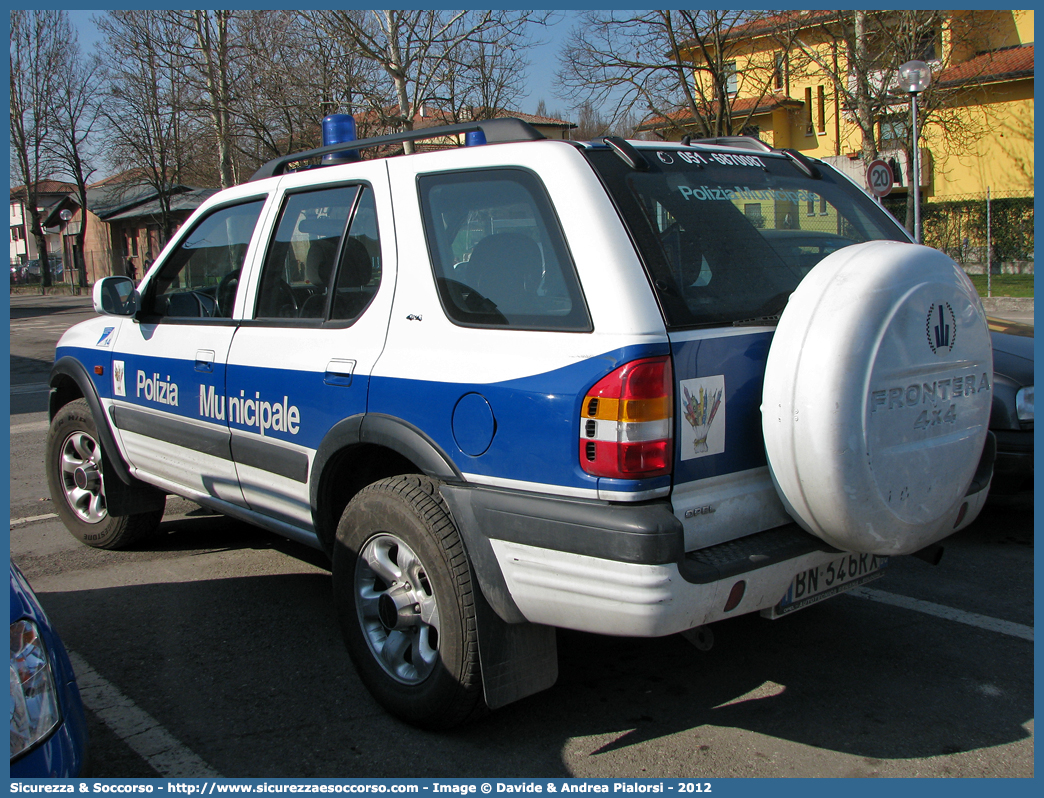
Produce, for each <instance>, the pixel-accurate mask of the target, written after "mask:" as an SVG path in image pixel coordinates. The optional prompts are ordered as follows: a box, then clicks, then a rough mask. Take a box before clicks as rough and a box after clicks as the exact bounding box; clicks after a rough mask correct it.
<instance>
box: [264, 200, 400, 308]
mask: <svg viewBox="0 0 1044 798" xmlns="http://www.w3.org/2000/svg"><path fill="white" fill-rule="evenodd" d="M353 209H354V216H353ZM349 218H351V219H352V222H351V228H350V230H349V235H348V236H347V237H346V236H345V235H344V233H345V228H346V227H347V226H348V222H349ZM357 230H358V231H359V232H357ZM379 251H380V249H379V242H378V239H377V223H376V213H375V208H374V204H373V192H372V191H371V190H369V189H366V188H364V187H362V186H339V187H336V188H330V189H324V190H321V191H307V192H299V193H294V194H290V195H288V196H287V198H286V200H285V201H284V203H283V210H282V213H281V214H280V218H279V224H278V225H277V226H276V232H275V235H274V236H273V238H272V241H271V243H270V244H269V248H268V254H267V256H266V258H265V263H264V266H263V268H262V270H261V284H260V286H259V290H258V298H257V308H256V310H255V318H258V319H273V318H276V319H278V318H283V319H285V318H297V319H326V318H328V317H329V316H331V315H332V317H333V318H334V319H338V320H346V319H347V320H351V319H354V318H356V317H358V316H359V315H360V314H361V313H362V311H363V310H364V309H365V308H366V306H367V305H368V304H369V300H370V298H372V296H373V294H374V293H376V291H377V285H378V284H379V283H380V266H379V256H378V255H377V254H376V253H379ZM371 253H373V254H371ZM338 264H339V267H338ZM331 300H333V301H332V313H331Z"/></svg>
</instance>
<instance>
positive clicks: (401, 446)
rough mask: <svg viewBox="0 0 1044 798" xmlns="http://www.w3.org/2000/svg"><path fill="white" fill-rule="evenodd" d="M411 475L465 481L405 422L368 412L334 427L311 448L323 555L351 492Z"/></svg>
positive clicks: (316, 520)
mask: <svg viewBox="0 0 1044 798" xmlns="http://www.w3.org/2000/svg"><path fill="white" fill-rule="evenodd" d="M411 473H412V474H425V475H427V476H430V477H433V478H435V479H438V480H441V481H444V482H447V481H448V482H462V481H463V479H464V477H463V475H462V474H461V472H460V470H459V469H458V468H457V467H456V465H454V463H453V461H452V460H450V458H449V456H448V455H447V454H446V453H445V452H444V451H443V450H442V448H441V447H440V446H439V445H438V444H437V443H435V442H434V441H433V440H432V439H431V438H430V437H428V436H427V435H426V434H425V433H424V432H422V431H421V430H420V429H419V428H417V427H415V426H414V425H412V424H410V423H409V422H407V421H403V420H402V419H399V418H395V417H394V416H388V415H384V414H380V413H369V414H358V415H355V416H351V417H349V418H346V419H343V420H341V421H339V422H338V423H337V424H335V425H334V426H333V427H332V428H331V429H330V431H329V432H328V433H327V434H326V436H325V437H324V438H323V440H322V443H320V444H319V448H318V449H317V450H316V453H315V458H314V459H313V461H312V468H311V473H310V476H309V485H308V493H309V503H310V504H311V510H312V521H313V524H314V526H315V532H316V535H317V537H318V538H319V542H320V543H321V544H322V546H323V549H324V550H325V551H326V552H327V554H330V553H332V552H333V545H334V539H335V537H336V533H337V522H338V521H339V520H340V517H341V513H342V512H343V511H344V508H345V507H347V506H348V502H349V501H351V499H352V497H353V496H355V494H356V493H358V492H359V491H360V490H362V489H363V488H364V487H366V486H367V485H369V484H371V483H372V482H376V481H377V480H379V479H384V478H385V477H392V476H398V475H400V474H411Z"/></svg>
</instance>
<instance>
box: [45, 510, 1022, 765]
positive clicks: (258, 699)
mask: <svg viewBox="0 0 1044 798" xmlns="http://www.w3.org/2000/svg"><path fill="white" fill-rule="evenodd" d="M216 518H217V519H220V517H216ZM222 520H223V519H222ZM164 527H166V529H164V530H161V535H160V536H159V537H158V538H156V539H154V540H153V544H152V546H153V548H151V549H148V548H141V549H139V550H137V551H132V552H99V555H100V556H102V557H103V558H106V559H107V558H114V559H121V558H131V559H133V558H140V557H147V556H150V555H156V554H162V553H164V552H170V551H181V550H187V549H192V548H193V547H194V546H198V547H199V556H200V557H204V556H206V555H208V554H210V555H214V554H217V555H219V556H220V554H221V553H222V552H225V551H229V550H233V549H242V548H266V547H271V548H279V549H280V550H281V551H285V552H286V553H288V554H290V556H293V557H296V558H298V559H300V560H301V561H302V567H303V568H305V570H306V571H308V572H305V573H297V574H278V575H270V574H264V573H258V574H256V575H251V576H243V577H235V578H219V579H205V580H201V581H181V582H170V583H165V584H138V585H129V586H126V587H113V588H101V589H93V590H77V591H70V592H56V593H45V594H41V596H40V598H41V601H42V603H43V605H44V607H45V609H46V611H47V612H48V614H49V615H50V617H51V619H52V621H53V622H54V624H55V625H56V627H57V628H58V629H59V630H60V632H61V634H62V636H63V638H64V640H65V642H66V645H67V646H68V647H69V648H70V649H72V650H73V651H75V652H77V653H78V654H79V655H80V656H82V657H83V658H84V659H85V660H86V661H87V662H88V663H89V664H90V665H91V667H93V668H94V669H95V670H97V671H98V672H99V673H100V674H101V675H102V676H104V677H105V678H106V679H107V680H109V681H110V682H111V683H112V684H113V685H115V686H117V688H118V689H119V690H120V691H121V692H122V693H123V694H124V695H125V696H127V697H128V698H129V699H131V700H133V701H134V702H135V703H136V704H137V705H138V706H140V707H141V708H142V709H144V710H145V711H146V712H148V713H149V714H150V715H152V716H153V717H154V718H156V719H157V720H158V721H159V722H160V724H162V725H163V726H164V727H165V728H166V729H167V730H168V731H169V732H170V733H171V734H173V735H174V737H175V738H177V739H178V740H180V741H181V742H182V744H184V745H185V746H187V747H188V748H189V749H191V750H192V751H193V752H194V753H196V754H197V755H199V756H200V757H202V758H203V760H204V761H206V762H207V763H208V764H209V765H210V766H211V767H213V768H215V769H216V770H217V771H218V772H220V773H221V774H222V775H224V776H228V777H232V776H241V777H260V776H266V777H312V776H316V777H317V776H327V777H333V776H337V777H362V776H367V777H427V778H437V777H450V776H452V777H488V776H490V775H491V774H498V775H505V776H507V775H510V776H516V777H523V776H531V777H537V776H539V777H567V776H570V775H573V774H574V772H575V771H576V763H575V762H576V759H577V757H579V760H580V761H581V762H582V763H583V770H584V775H599V776H605V777H607V776H613V775H620V773H621V772H623V771H626V770H628V769H631V770H634V769H635V766H634V760H635V759H636V758H637V757H638V756H639V754H640V752H642V751H643V750H644V749H645V747H647V746H648V745H649V744H652V743H658V742H663V743H679V744H678V745H673V746H672V749H671V750H672V751H674V752H675V754H674V756H672V757H671V758H669V760H668V761H663V760H662V759H661V760H658V761H657V762H655V763H652V764H650V765H649V770H648V772H641V773H632V774H631V775H647V776H657V775H658V776H686V775H688V776H691V775H693V774H694V773H701V774H707V775H713V774H712V773H710V772H709V771H708V770H707V769H706V766H705V763H706V762H707V757H710V756H713V755H714V754H715V753H717V754H719V755H720V754H724V753H725V752H723V751H716V750H715V749H716V746H719V745H724V743H721V742H720V740H721V739H722V735H721V734H718V733H716V732H719V731H720V730H722V729H737V730H742V731H745V732H752V733H755V734H756V735H760V736H761V738H762V739H765V738H768V739H776V740H780V741H790V742H792V743H798V744H801V745H805V746H811V747H812V748H814V749H821V750H824V751H833V752H840V753H843V754H849V755H852V756H857V757H862V758H863V760H864V761H866V762H869V763H873V762H881V761H887V760H896V759H911V758H923V757H936V756H945V755H949V754H954V753H957V752H962V751H973V750H979V749H986V748H990V747H993V746H998V745H1004V744H1006V743H1011V742H1014V741H1019V740H1023V739H1026V738H1027V737H1030V736H1031V735H1030V732H1028V731H1027V730H1026V728H1025V726H1024V724H1026V723H1027V722H1030V721H1031V720H1032V718H1033V717H1034V707H1033V691H1032V677H1031V675H1030V674H1032V644H1030V643H1027V642H1025V641H1021V640H1013V639H1009V638H1005V637H1003V636H1001V635H996V634H992V633H988V632H983V631H975V632H967V633H962V634H961V635H960V636H956V635H953V634H952V630H950V629H945V628H944V629H940V628H939V627H940V625H941V623H940V622H939V621H938V620H932V619H927V618H922V617H919V616H918V617H910V616H913V615H915V614H913V613H905V614H904V611H902V610H900V609H898V608H892V607H886V606H884V605H880V604H875V603H873V602H869V601H865V600H858V599H852V598H848V597H841V598H838V599H835V600H833V601H830V602H826V603H824V604H821V605H817V606H816V607H813V608H810V609H807V610H804V611H802V612H800V613H797V614H795V615H794V616H791V617H788V618H787V619H785V620H783V621H777V622H772V621H767V620H764V619H761V618H760V617H756V616H745V617H741V618H737V619H734V620H731V621H726V622H723V623H719V624H716V625H715V627H714V630H715V635H716V638H717V642H716V644H715V646H714V648H713V649H712V650H711V651H709V652H699V651H697V650H695V649H694V648H693V647H692V646H690V645H689V644H688V643H687V642H685V641H684V640H683V639H682V638H681V637H679V636H672V637H668V638H662V639H653V640H645V639H629V638H608V637H600V636H595V635H589V634H583V633H579V632H570V631H560V632H559V633H558V641H559V661H560V670H559V679H558V683H557V684H556V685H555V686H554V687H552V688H551V689H550V690H547V691H545V692H543V693H540V694H537V695H534V696H531V697H529V698H527V699H524V700H522V701H520V702H517V703H515V704H513V705H510V706H508V707H505V708H503V709H501V710H498V711H497V712H494V713H491V714H490V715H489V716H487V717H486V718H484V719H483V720H481V721H479V722H478V723H476V724H474V725H471V726H466V727H464V728H462V729H459V730H456V731H453V732H450V733H445V734H434V733H430V732H425V731H421V730H417V729H414V728H412V727H410V726H407V725H405V724H403V723H401V722H400V721H398V720H396V719H395V718H393V717H392V716H390V715H388V714H387V713H385V712H384V711H383V710H382V709H381V708H380V707H379V706H378V705H377V704H376V702H375V701H374V700H373V699H372V698H371V696H370V694H369V693H368V692H367V690H366V689H365V688H364V687H363V685H362V684H361V682H360V681H359V679H358V677H357V675H356V673H355V670H354V668H353V667H352V665H351V662H350V660H349V659H348V656H347V654H346V653H345V649H344V646H343V644H342V642H341V637H340V631H339V629H338V626H337V623H336V620H335V616H334V610H333V606H332V592H331V586H330V577H329V574H328V572H326V571H325V570H322V569H323V567H324V566H322V565H319V564H318V561H316V560H314V559H313V558H312V557H311V556H310V555H309V553H308V550H307V549H306V547H303V546H299V544H296V543H291V542H289V541H287V542H284V543H280V542H279V541H278V539H274V538H273V540H274V541H275V542H274V544H272V545H266V544H264V543H262V542H261V537H264V538H271V537H272V536H268V535H266V534H265V533H258V535H255V534H253V533H251V532H250V530H251V529H252V528H251V527H249V526H247V525H245V524H237V523H236V522H228V521H225V522H224V523H220V522H218V521H215V519H214V518H196V519H184V520H180V519H179V520H177V521H175V522H170V523H168V522H165V524H164ZM259 536H261V537H259ZM178 539H180V540H178ZM269 543H272V541H269ZM281 547H289V548H281ZM316 554H317V555H318V553H316ZM319 556H321V555H319ZM309 563H311V564H312V565H314V570H313V569H311V568H308V567H307V566H308V564H309ZM933 629H934V630H935V631H934V632H933V631H932V630H933ZM985 646H991V647H992V648H993V649H994V651H995V653H997V656H1000V657H1001V658H1002V659H1004V660H1005V661H1007V662H1008V663H1009V665H1010V668H1011V672H1010V673H1008V674H997V673H993V672H991V671H990V669H989V665H988V664H987V663H985V662H984V661H983V658H982V657H981V656H980V655H979V652H980V651H981V650H982V648H983V647H985ZM943 665H945V667H943ZM983 685H990V686H991V688H992V689H990V690H985V689H984V688H983ZM997 695H1002V696H1003V700H998V698H997ZM972 718H974V722H969V719H972ZM578 746H579V749H578ZM567 749H568V750H569V752H570V753H569V757H567V756H566V753H565V752H566V750H567ZM679 750H680V751H681V752H682V753H677V752H678V751H679ZM115 761H119V760H118V759H117V760H115ZM96 762H98V764H97V765H96V768H95V771H96V772H95V773H94V774H93V775H95V776H96V777H105V776H120V775H123V774H122V773H119V772H108V771H107V770H106V765H105V759H104V756H102V757H99V758H98V759H96ZM792 775H814V774H811V773H808V774H800V773H795V774H792Z"/></svg>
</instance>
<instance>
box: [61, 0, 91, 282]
mask: <svg viewBox="0 0 1044 798" xmlns="http://www.w3.org/2000/svg"><path fill="white" fill-rule="evenodd" d="M59 15H60V18H59V24H58V31H57V33H58V36H59V38H60V39H61V40H62V41H63V42H64V46H63V47H62V49H61V52H60V54H59V68H58V74H57V76H56V80H55V88H54V97H53V99H54V108H53V113H54V122H53V125H54V136H53V145H52V152H53V154H54V157H55V162H56V163H55V168H56V170H57V173H58V174H62V175H64V176H66V177H68V178H69V179H70V180H71V181H72V182H73V183H75V184H76V196H77V200H78V202H79V205H80V227H79V229H78V230H77V232H76V234H75V236H74V238H75V245H74V247H73V257H74V258H75V264H74V267H75V268H76V270H77V273H78V284H79V286H80V287H81V288H86V287H87V266H86V263H85V261H84V258H83V253H84V241H85V239H86V236H87V183H88V181H89V180H90V179H91V176H92V175H93V174H94V173H95V171H96V166H95V164H96V152H95V150H94V148H93V147H92V146H91V138H92V134H93V133H94V132H95V129H96V127H97V126H98V123H99V119H100V116H101V106H102V90H103V70H102V66H101V60H100V59H99V58H98V56H97V55H91V56H84V55H83V54H82V53H81V51H80V43H79V40H78V38H77V35H76V32H75V31H74V30H73V29H72V26H71V25H70V24H69V16H68V14H67V13H66V12H65V11H61V12H59Z"/></svg>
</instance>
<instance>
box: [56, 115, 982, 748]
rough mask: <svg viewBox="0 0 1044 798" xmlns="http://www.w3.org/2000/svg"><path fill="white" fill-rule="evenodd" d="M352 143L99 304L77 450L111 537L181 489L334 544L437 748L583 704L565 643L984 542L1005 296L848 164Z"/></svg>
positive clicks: (367, 676) (810, 591)
mask: <svg viewBox="0 0 1044 798" xmlns="http://www.w3.org/2000/svg"><path fill="white" fill-rule="evenodd" d="M465 138H466V139H467V141H468V143H469V144H474V145H475V146H457V145H458V144H460V143H462V142H463V141H464V140H465ZM420 139H428V140H429V142H434V143H435V144H437V145H440V146H439V147H438V148H436V149H434V150H433V151H426V152H417V153H413V154H405V155H402V154H399V153H400V152H401V149H402V145H403V144H405V143H406V142H410V141H416V140H420ZM350 146H351V150H350V151H348V152H346V149H348V148H347V147H346V145H345V143H343V142H335V143H333V144H329V145H327V146H324V147H323V148H320V149H318V150H312V151H309V152H305V153H298V154H295V155H291V156H287V157H284V158H281V159H277V160H276V161H273V162H271V163H269V164H267V165H266V166H265V167H263V168H262V169H261V170H260V171H259V172H258V174H257V175H255V176H254V178H253V179H252V180H251V181H249V182H247V183H245V184H243V185H240V186H236V187H234V188H230V189H228V190H225V191H222V192H220V193H219V194H216V195H215V196H213V197H212V198H210V199H209V200H208V201H207V202H206V203H204V205H203V206H202V207H200V208H199V210H198V211H197V212H196V213H195V214H194V215H193V216H192V217H191V218H190V219H189V220H188V221H187V222H186V223H185V224H184V225H183V226H182V228H181V229H180V230H179V232H178V233H177V234H176V236H175V237H174V238H173V240H171V242H170V243H169V244H168V246H167V247H166V248H165V249H164V251H163V252H162V254H161V255H160V256H159V257H158V258H157V260H156V262H155V264H154V265H153V266H152V268H151V269H150V270H149V272H148V274H146V275H145V276H144V278H143V279H142V281H141V283H140V284H139V285H137V286H135V285H134V284H133V283H132V282H131V281H130V280H129V279H128V278H126V277H110V278H105V279H103V280H101V281H100V282H99V283H98V284H97V285H96V286H95V289H94V304H95V308H96V309H97V310H98V312H99V313H100V314H101V316H100V317H99V318H97V319H94V320H91V321H87V322H84V323H82V324H79V325H77V326H75V327H73V328H72V329H70V330H69V331H68V332H67V333H66V334H65V335H64V336H63V338H62V339H61V341H60V342H59V344H58V349H57V353H56V362H55V365H54V370H53V372H52V376H51V398H50V414H51V417H52V423H51V428H50V432H49V435H48V446H47V474H48V480H49V484H50V489H51V493H52V496H53V499H54V502H55V506H56V509H57V511H58V513H59V515H60V516H61V518H62V520H63V521H64V522H65V524H66V525H67V526H68V528H69V529H70V530H71V531H72V533H73V534H74V535H75V536H76V537H77V538H79V539H80V540H81V541H83V542H84V543H86V544H88V545H91V546H98V547H102V548H117V547H121V546H126V545H129V544H131V543H132V542H134V541H137V540H139V538H140V537H141V536H143V535H145V534H146V533H148V532H150V531H151V530H153V529H154V528H155V527H156V526H157V524H158V523H159V521H160V519H161V517H162V514H163V508H164V498H165V496H166V495H167V494H177V495H180V496H184V497H187V498H189V499H191V500H193V501H195V502H197V503H199V504H200V505H202V506H204V507H207V508H210V509H212V510H215V511H217V512H219V513H222V514H225V515H227V516H229V517H232V518H237V519H241V520H244V521H248V522H250V523H253V524H257V525H258V526H261V527H264V528H266V529H268V530H271V531H272V532H275V533H277V534H280V535H284V536H286V537H288V538H292V539H294V540H298V541H303V542H305V543H308V544H310V545H312V546H314V547H316V548H317V549H320V550H322V551H324V552H326V553H327V554H328V555H329V556H330V558H331V562H332V572H333V587H334V600H335V602H336V606H337V611H338V614H339V617H340V620H341V624H342V627H343V630H344V636H345V640H346V642H347V646H348V650H349V652H350V654H351V657H352V659H353V661H354V663H355V666H356V668H357V669H358V671H359V674H360V676H361V677H362V679H363V681H364V682H365V683H366V685H367V686H368V687H369V689H370V690H371V691H372V692H373V694H374V695H375V696H376V698H377V699H378V700H379V701H380V702H381V703H382V704H383V705H384V706H385V707H386V708H387V709H389V710H390V711H391V712H393V713H395V714H397V715H399V716H400V717H402V718H405V719H407V720H409V721H411V722H413V723H416V724H418V725H422V726H426V727H431V728H444V727H449V726H453V725H455V724H458V723H461V722H463V721H466V720H468V719H469V718H471V717H472V716H474V715H476V714H478V713H481V712H483V711H485V710H486V708H487V707H489V708H496V707H499V706H502V705H504V704H507V703H509V702H511V701H514V700H516V699H519V698H522V697H524V696H526V695H529V694H531V693H534V692H536V691H538V690H542V689H544V688H546V687H548V686H550V685H551V684H553V683H554V681H555V679H556V677H557V659H556V647H555V646H556V643H555V629H556V628H557V627H561V628H568V629H577V630H583V631H587V632H595V633H600V634H606V635H629V636H650V637H651V636H660V635H668V634H673V633H678V632H685V633H689V634H690V636H691V637H693V638H695V639H698V640H702V641H704V642H705V637H703V635H705V634H706V633H705V632H704V631H703V630H705V627H706V625H707V624H709V623H711V622H714V621H718V620H721V619H725V618H731V617H733V616H738V615H741V614H744V613H752V612H760V613H762V614H764V615H766V616H768V617H779V616H782V615H785V614H787V613H788V612H790V611H793V610H796V609H800V608H801V607H804V606H807V605H808V604H810V603H813V602H815V601H818V600H820V599H823V598H826V597H829V596H831V595H834V594H836V593H838V592H840V591H843V590H845V589H848V588H850V587H853V586H855V585H858V584H861V583H862V582H865V581H867V580H869V579H872V578H874V577H876V576H878V575H880V573H881V569H882V567H884V566H885V565H886V564H887V561H888V558H889V557H892V556H896V555H903V554H915V553H916V554H920V555H921V556H923V557H931V556H932V553H933V551H934V550H935V549H937V548H938V547H937V545H936V544H937V542H938V541H939V540H940V539H942V538H944V537H945V536H947V535H949V534H951V533H952V532H953V531H954V530H956V529H958V528H960V527H962V526H963V525H965V524H967V523H969V522H970V521H971V520H972V519H973V518H974V517H975V516H976V515H977V513H978V512H979V510H980V508H981V506H982V502H983V500H984V498H985V496H986V492H987V488H988V486H989V482H990V477H991V474H992V463H993V452H994V447H993V445H992V438H991V436H990V434H989V433H988V430H987V424H988V420H989V414H990V404H991V397H992V378H993V372H992V356H991V350H990V340H989V334H988V330H987V326H986V321H985V316H984V314H983V311H982V307H981V304H980V302H979V300H978V298H977V295H976V293H975V290H974V288H973V287H972V285H971V283H970V282H969V281H968V279H967V278H966V277H965V276H964V274H963V272H961V270H960V269H959V268H958V267H957V266H956V265H955V264H954V263H953V261H951V260H950V259H949V258H947V257H946V256H945V255H943V254H941V253H939V252H937V251H935V250H931V249H928V248H926V247H921V246H918V245H916V244H914V243H912V242H911V240H910V237H909V236H908V235H907V233H906V232H905V231H904V230H903V229H902V228H901V227H900V226H899V225H898V224H896V222H895V221H894V220H893V219H892V218H891V217H890V216H889V215H888V214H887V213H885V212H884V211H883V210H882V209H881V207H879V205H878V204H876V203H875V202H874V201H873V200H872V199H871V198H870V196H869V195H868V194H867V193H866V192H865V191H863V190H861V189H860V188H859V187H857V186H856V185H855V184H853V183H852V182H851V181H849V180H848V179H846V178H845V177H843V176H842V175H840V174H839V173H838V172H836V171H834V170H832V169H831V168H830V167H829V166H827V165H825V164H823V163H820V162H817V161H812V160H809V159H807V158H805V157H803V156H801V155H800V154H798V153H795V152H792V151H779V150H773V149H770V148H768V147H766V146H764V145H762V144H761V143H760V142H757V141H755V140H751V139H721V140H714V141H709V142H684V143H650V142H636V141H625V140H622V139H618V138H613V137H609V138H606V139H603V140H601V141H597V142H590V143H580V142H569V141H552V140H545V139H543V137H542V136H541V135H540V134H539V133H538V132H537V131H535V130H534V129H533V128H531V127H529V126H528V125H526V124H525V123H522V122H519V121H517V120H495V121H489V122H476V123H469V124H463V125H454V126H448V127H443V128H429V129H426V130H423V131H418V132H410V133H405V134H396V135H392V136H385V137H380V138H376V139H367V140H363V141H353V142H352V143H351V145H350ZM359 152H365V153H367V155H371V154H375V155H377V156H381V155H383V157H370V158H368V159H360V157H359Z"/></svg>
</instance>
